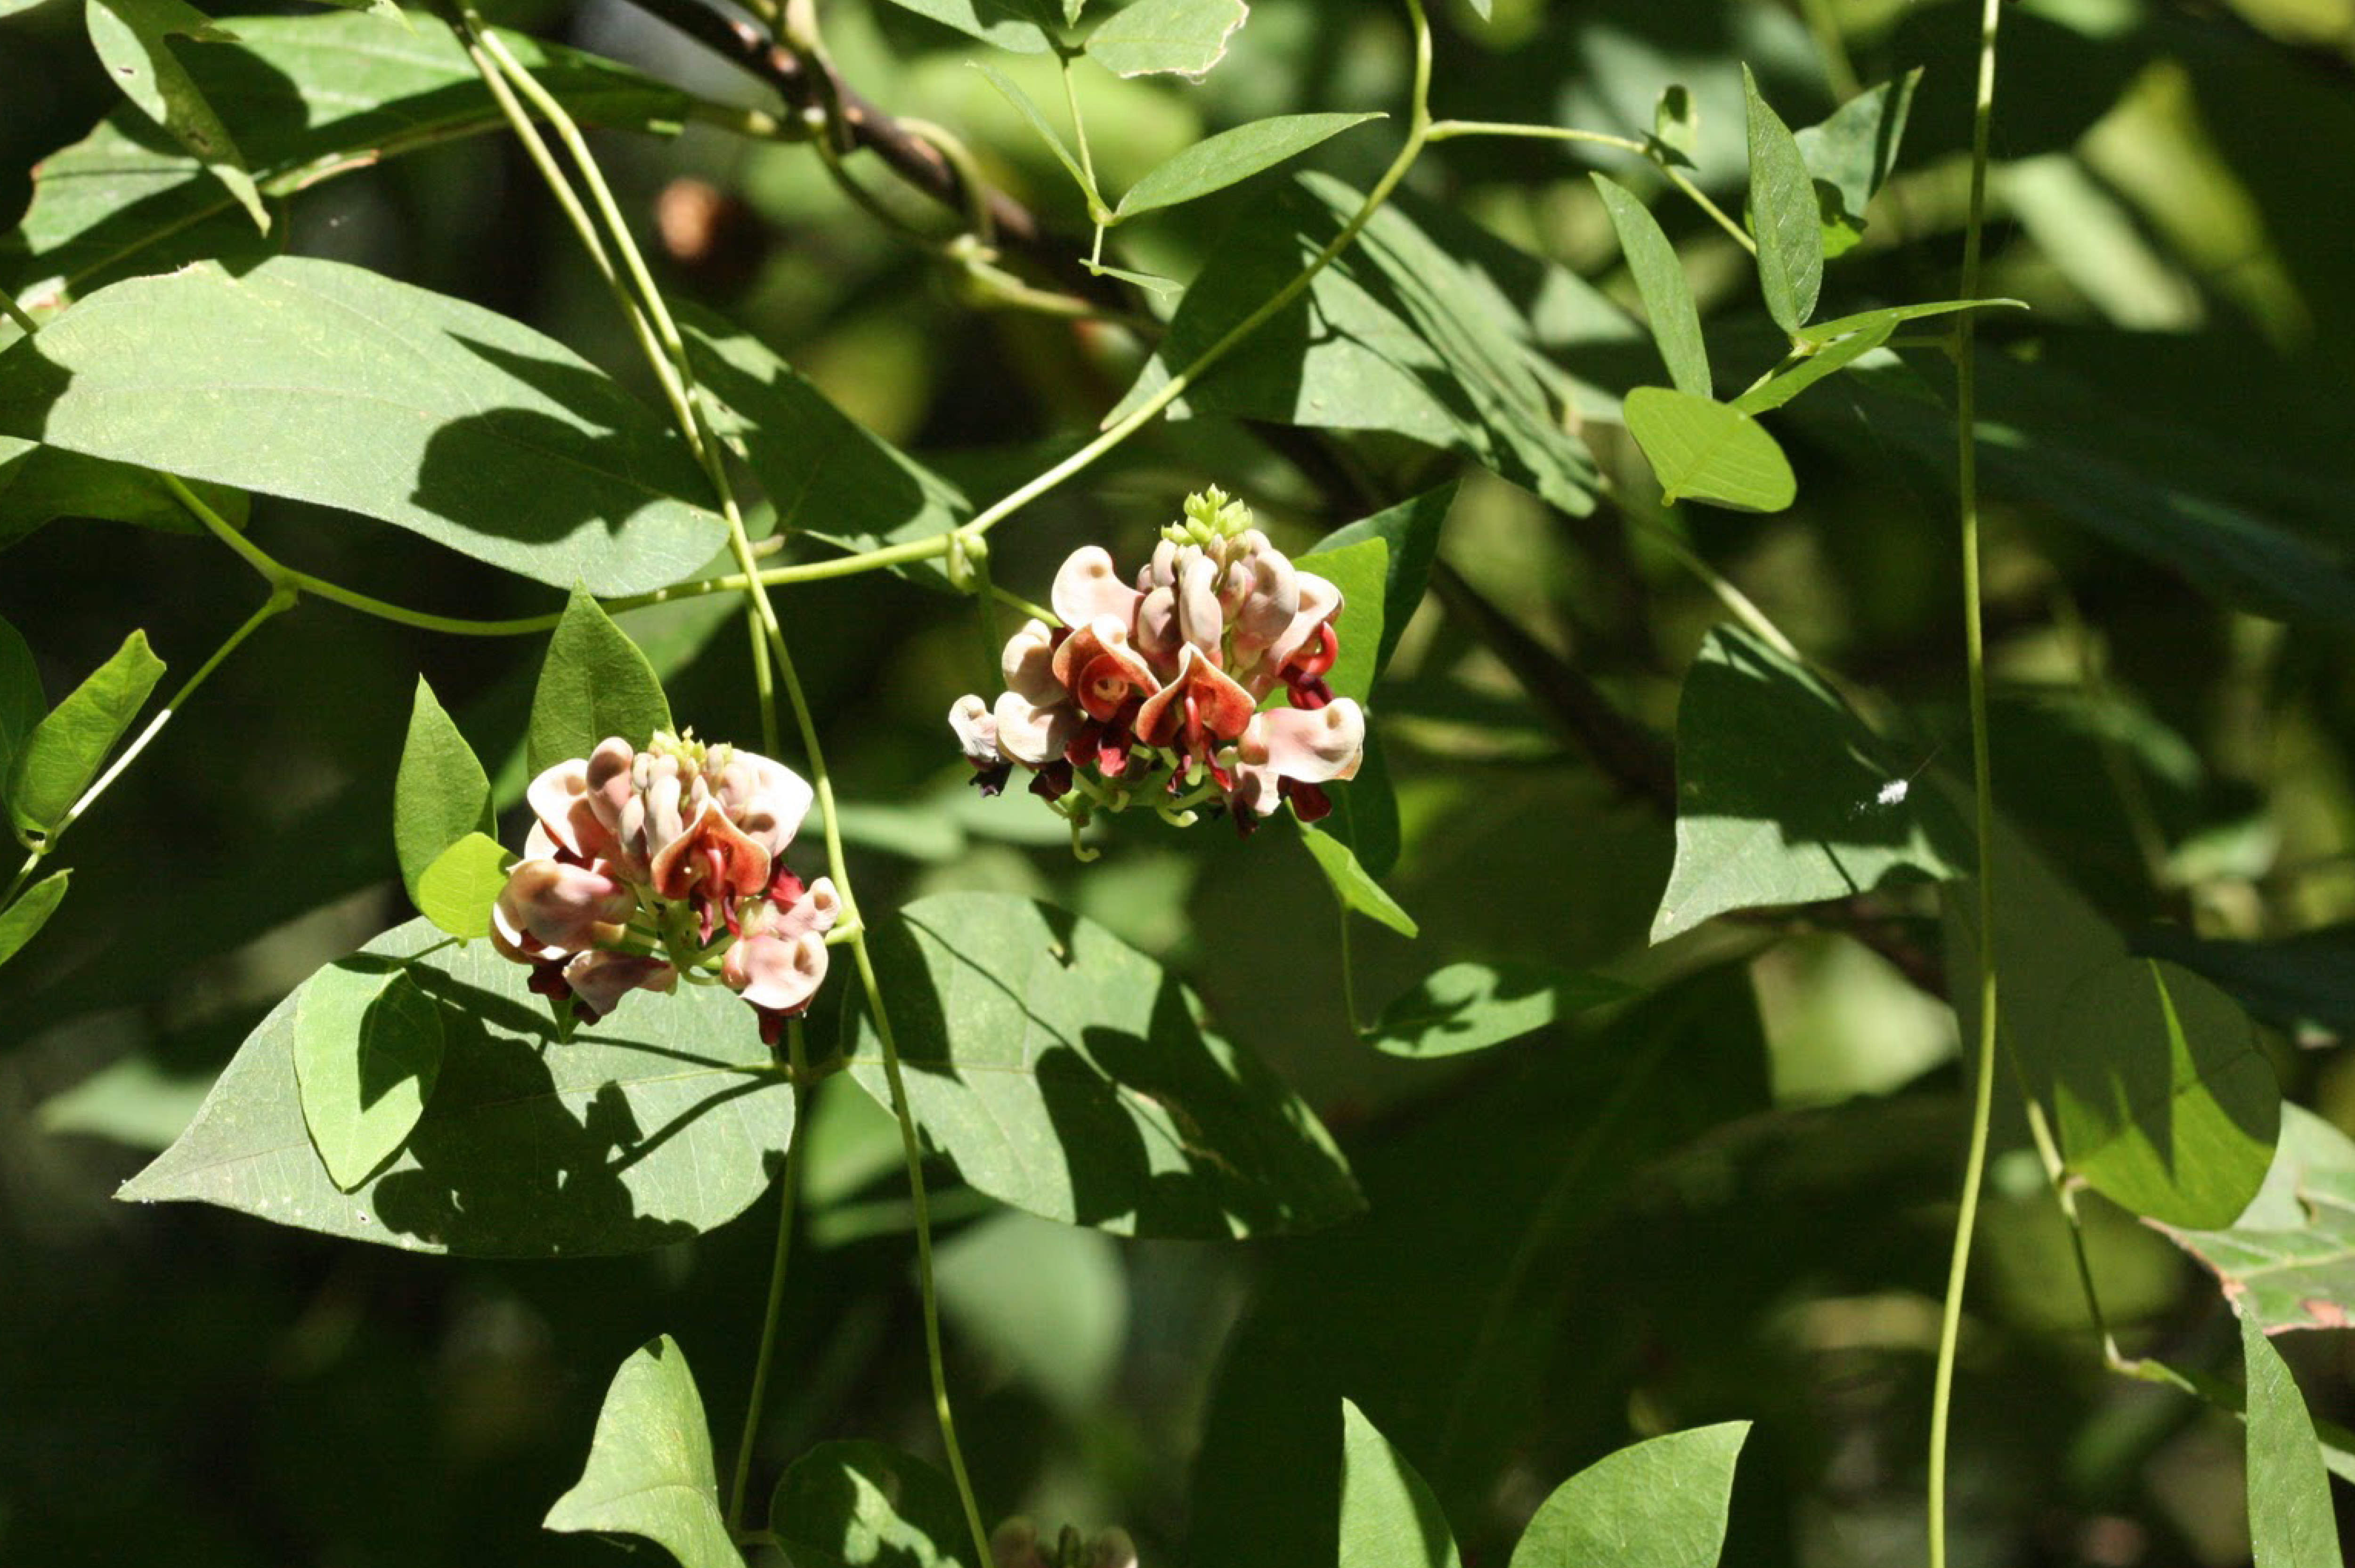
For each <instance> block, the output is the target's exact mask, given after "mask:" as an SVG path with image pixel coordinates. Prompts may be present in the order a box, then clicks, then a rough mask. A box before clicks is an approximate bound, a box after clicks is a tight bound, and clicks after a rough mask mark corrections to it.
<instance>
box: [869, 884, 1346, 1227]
mask: <svg viewBox="0 0 2355 1568" xmlns="http://www.w3.org/2000/svg"><path fill="white" fill-rule="evenodd" d="M871 940H872V942H873V944H874V955H875V962H876V967H877V968H878V969H879V971H880V972H881V976H882V989H883V994H884V995H886V996H888V997H890V999H891V1024H892V1029H893V1031H894V1033H895V1035H896V1038H897V1040H898V1043H899V1048H900V1058H901V1060H902V1062H903V1063H904V1064H905V1065H906V1075H905V1076H906V1082H907V1086H908V1094H909V1098H910V1103H911V1109H912V1110H913V1113H914V1115H915V1118H916V1124H917V1126H918V1127H919V1128H921V1129H922V1132H923V1135H924V1139H925V1141H926V1143H927V1144H929V1145H930V1146H931V1147H932V1149H934V1150H937V1151H939V1152H940V1153H941V1154H943V1155H945V1156H946V1157H947V1158H949V1159H950V1160H954V1162H955V1165H956V1168H957V1172H958V1174H959V1175H961V1176H962V1177H963V1178H964V1180H965V1181H967V1182H968V1183H970V1184H971V1185H972V1186H974V1187H976V1188H978V1189H979V1190H980V1191H982V1192H986V1193H987V1194H988V1195H989V1196H991V1197H993V1198H996V1199H997V1200H999V1201H1000V1202H1007V1203H1011V1204H1013V1205H1014V1206H1015V1207H1017V1208H1020V1209H1027V1210H1028V1211H1029V1212H1030V1213H1034V1214H1039V1215H1043V1216H1044V1217H1046V1218H1048V1219H1050V1220H1060V1221H1062V1222H1063V1223H1065V1224H1084V1225H1096V1226H1099V1227H1101V1228H1103V1229H1105V1230H1109V1231H1113V1232H1116V1233H1118V1234H1127V1235H1147V1236H1218V1237H1225V1236H1229V1235H1236V1236H1245V1235H1263V1234H1277V1233H1286V1232H1295V1231H1306V1230H1315V1229H1316V1228H1318V1227H1320V1226H1323V1225H1327V1224H1333V1223H1335V1222H1337V1221H1339V1220H1342V1219H1346V1218H1347V1217H1348V1216H1349V1215H1350V1214H1353V1213H1356V1212H1357V1211H1358V1208H1359V1198H1358V1193H1357V1188H1356V1186H1355V1185H1354V1184H1353V1183H1352V1182H1351V1181H1350V1179H1349V1171H1348V1165H1347V1164H1346V1163H1344V1162H1343V1160H1342V1159H1341V1157H1340V1155H1339V1153H1338V1152H1337V1150H1335V1148H1334V1147H1333V1143H1332V1140H1331V1139H1329V1138H1328V1137H1327V1135H1326V1133H1325V1130H1324V1128H1322V1127H1320V1126H1318V1125H1317V1122H1316V1118H1315V1116H1314V1115H1313V1114H1312V1113H1311V1112H1310V1111H1309V1109H1308V1107H1306V1106H1305V1105H1304V1104H1302V1103H1301V1101H1300V1100H1299V1098H1298V1097H1296V1096H1295V1095H1294V1094H1293V1093H1292V1092H1291V1091H1290V1090H1289V1089H1287V1088H1285V1087H1284V1085H1283V1084H1282V1083H1281V1082H1280V1081H1278V1080H1277V1079H1276V1078H1275V1077H1274V1075H1273V1074H1271V1073H1270V1072H1269V1071H1268V1070H1267V1069H1266V1068H1265V1067H1264V1066H1263V1065H1261V1064H1260V1063H1259V1061H1258V1060H1257V1059H1256V1058H1255V1057H1253V1056H1252V1055H1250V1054H1247V1053H1245V1052H1243V1051H1242V1050H1241V1049H1240V1048H1238V1047H1236V1046H1233V1045H1231V1044H1227V1043H1226V1042H1225V1041H1223V1040H1220V1039H1218V1038H1217V1037H1216V1036H1213V1035H1209V1034H1206V1033H1204V1032H1203V1031H1202V1029H1201V1027H1200V1026H1199V1024H1198V1023H1197V1022H1196V1021H1195V1018H1194V1012H1193V1010H1194V1006H1195V1003H1194V1001H1193V999H1192V998H1191V996H1190V995H1189V994H1188V992H1187V991H1186V990H1185V988H1184V987H1183V986H1181V985H1179V984H1178V982H1177V980H1175V979H1174V978H1172V977H1171V976H1169V975H1168V974H1167V973H1165V972H1164V971H1163V970H1162V969H1161V968H1160V966H1159V965H1157V964H1156V963H1154V962H1153V960H1151V959H1147V958H1146V957H1145V956H1144V955H1143V954H1141V953H1139V952H1137V951H1135V949H1134V948H1129V947H1128V946H1126V945H1125V944H1124V943H1122V942H1121V941H1120V940H1118V939H1117V938H1114V936H1112V934H1111V933H1109V932H1107V931H1106V930H1104V929H1103V927H1101V926H1098V925H1096V924H1094V923H1093V922H1092V921H1088V920H1082V919H1080V918H1079V917H1077V916H1072V915H1070V914H1067V913H1065V912H1064V911H1062V910H1060V909H1056V908H1052V907H1050V906H1047V905H1043V904H1034V903H1032V902H1030V901H1029V900H1028V899H1025V898H1018V897H1015V896H1012V895H1006V894H992V893H952V894H943V895H937V896H934V897H931V898H922V899H919V900H917V901H916V902H915V903H913V904H911V905H909V906H906V907H905V908H903V909H902V910H901V911H900V915H899V916H898V917H897V918H896V919H895V920H893V921H891V922H890V924H888V925H886V926H884V927H881V928H880V929H879V930H878V931H877V932H875V933H874V935H873V937H872V938H871ZM843 1037H844V1041H845V1044H846V1046H847V1054H848V1055H849V1057H850V1067H851V1072H852V1074H853V1075H855V1076H856V1077H857V1078H858V1082H859V1084H860V1085H861V1086H863V1087H864V1088H866V1090H867V1091H868V1093H869V1094H871V1095H873V1096H874V1097H876V1099H877V1100H879V1101H880V1102H881V1103H883V1104H884V1105H886V1106H888V1105H890V1085H889V1083H888V1081H887V1078H886V1075H885V1073H884V1070H883V1063H882V1060H881V1046H880V1044H879V1041H878V1039H877V1037H876V1033H875V1027H874V1024H873V1022H871V1021H870V1020H869V1019H868V1016H867V1014H866V1011H865V1010H864V1009H863V1008H860V1007H858V1006H856V1005H853V1006H852V1007H850V1008H849V1009H847V1012H846V1016H845V1019H844V1036H843Z"/></svg>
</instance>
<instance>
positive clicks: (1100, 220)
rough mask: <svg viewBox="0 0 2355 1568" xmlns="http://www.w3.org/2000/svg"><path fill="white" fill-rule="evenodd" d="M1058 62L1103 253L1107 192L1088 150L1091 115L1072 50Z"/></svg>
mask: <svg viewBox="0 0 2355 1568" xmlns="http://www.w3.org/2000/svg"><path fill="white" fill-rule="evenodd" d="M1055 63H1056V65H1057V66H1058V67H1059V68H1060V70H1061V72H1062V77H1063V101H1064V102H1065V103H1067V104H1069V105H1070V106H1071V140H1072V141H1074V142H1076V143H1079V148H1080V177H1081V181H1082V184H1084V185H1086V186H1087V197H1088V216H1089V217H1090V218H1092V220H1093V221H1094V223H1095V226H1096V242H1097V247H1098V251H1099V253H1101V251H1102V247H1103V227H1104V199H1103V193H1102V192H1100V191H1098V190H1097V189H1096V161H1095V157H1094V155H1093V154H1091V153H1090V152H1089V151H1088V122H1087V118H1086V116H1084V115H1082V113H1081V112H1080V89H1079V84H1078V83H1077V82H1075V81H1074V80H1072V79H1071V56H1070V55H1068V54H1058V55H1057V56H1056V58H1055Z"/></svg>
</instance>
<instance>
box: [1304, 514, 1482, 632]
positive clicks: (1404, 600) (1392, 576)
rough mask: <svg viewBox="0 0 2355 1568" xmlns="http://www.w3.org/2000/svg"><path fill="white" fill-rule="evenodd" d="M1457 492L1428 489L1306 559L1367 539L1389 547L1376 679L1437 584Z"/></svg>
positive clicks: (1327, 540) (1323, 543)
mask: <svg viewBox="0 0 2355 1568" xmlns="http://www.w3.org/2000/svg"><path fill="white" fill-rule="evenodd" d="M1455 491H1456V486H1455V482H1454V481H1450V482H1447V483H1445V484H1443V485H1441V486H1439V487H1438V488H1437V489H1435V490H1426V491H1424V492H1423V493H1422V494H1421V495H1418V496H1416V497H1414V498H1413V499H1412V500H1411V501H1401V502H1400V503H1398V504H1397V505H1396V506H1392V507H1389V508H1387V509H1385V510H1383V511H1380V512H1377V513H1375V514H1373V515H1372V516H1370V517H1360V518H1359V519H1358V521H1356V522H1355V523H1349V524H1344V525H1342V526H1341V527H1338V528H1336V529H1334V530H1333V531H1332V532H1331V533H1330V534H1327V535H1325V537H1323V538H1322V539H1319V540H1317V541H1316V544H1314V545H1311V546H1309V547H1308V548H1307V550H1306V551H1305V552H1303V556H1302V558H1303V559H1309V558H1312V557H1314V556H1317V555H1319V554H1321V553H1323V552H1325V551H1327V550H1337V549H1339V548H1341V547H1342V546H1347V545H1354V544H1357V543H1358V542H1359V541H1360V540H1363V539H1380V540H1382V541H1383V542H1384V543H1386V544H1387V545H1389V546H1390V556H1389V561H1388V577H1387V578H1386V579H1385V581H1384V583H1383V585H1382V635H1381V643H1380V649H1379V650H1378V651H1377V652H1376V653H1375V655H1374V673H1375V675H1376V676H1380V674H1381V673H1382V672H1383V671H1384V670H1386V669H1388V668H1390V662H1391V654H1392V653H1393V652H1396V651H1397V649H1398V641H1399V639H1400V638H1401V637H1403V636H1404V635H1406V625H1407V622H1408V621H1410V620H1413V619H1414V612H1415V610H1416V609H1417V608H1418V607H1420V606H1421V605H1422V603H1423V590H1424V589H1425V588H1427V587H1429V586H1430V583H1431V565H1432V563H1433V561H1435V560H1437V559H1438V558H1439V530H1440V525H1441V524H1444V523H1445V522H1446V521H1447V512H1448V508H1450V507H1451V506H1453V505H1455ZM1312 569H1315V568H1312Z"/></svg>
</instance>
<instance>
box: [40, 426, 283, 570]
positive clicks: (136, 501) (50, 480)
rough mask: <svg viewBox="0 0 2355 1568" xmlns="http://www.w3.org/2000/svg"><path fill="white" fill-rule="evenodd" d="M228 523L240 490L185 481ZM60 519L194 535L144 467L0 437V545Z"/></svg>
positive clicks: (183, 511)
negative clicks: (95, 520)
mask: <svg viewBox="0 0 2355 1568" xmlns="http://www.w3.org/2000/svg"><path fill="white" fill-rule="evenodd" d="M190 488H192V489H194V490H195V491H196V493H197V498H198V499H199V500H201V501H203V502H204V503H205V504H206V505H208V506H209V507H211V508H212V509H213V510H214V511H215V512H216V513H218V514H220V516H221V517H222V518H223V519H224V520H226V521H227V522H228V523H229V525H230V526H231V527H233V528H235V527H242V526H243V525H244V523H245V514H246V496H245V492H243V491H241V490H231V489H229V488H227V487H225V486H222V485H218V484H204V483H198V484H196V485H193V486H191V487H190ZM60 517H102V518H107V519H110V520H112V521H113V522H118V523H135V524H139V525H140V526H141V527H144V528H156V529H161V530H162V531H164V532H165V533H167V534H201V533H203V532H204V525H203V524H200V523H198V522H197V520H196V519H195V518H194V517H192V516H190V515H189V514H188V509H187V508H186V506H184V505H182V504H181V503H180V498H179V497H178V496H176V495H174V494H173V493H171V491H170V490H169V489H168V488H167V487H166V486H165V483H164V482H163V480H162V479H160V478H158V477H157V476H156V475H155V473H154V472H153V471H150V470H147V469H144V468H133V467H132V466H130V465H129V464H127V463H119V462H106V461H101V459H98V458H93V457H84V456H83V455H82V454H81V453H80V452H69V451H60V450H58V449H57V448H56V447H51V446H44V445H42V444H41V443H40V442H38V441H20V440H16V438H15V437H14V436H0V550H5V549H6V548H7V547H8V546H11V545H14V544H16V542H17V541H18V540H20V539H23V538H26V537H27V536H28V535H31V534H32V533H33V532H34V531H35V530H37V529H38V528H40V527H41V526H43V525H44V524H48V523H52V522H54V521H56V520H57V519H59V518H60Z"/></svg>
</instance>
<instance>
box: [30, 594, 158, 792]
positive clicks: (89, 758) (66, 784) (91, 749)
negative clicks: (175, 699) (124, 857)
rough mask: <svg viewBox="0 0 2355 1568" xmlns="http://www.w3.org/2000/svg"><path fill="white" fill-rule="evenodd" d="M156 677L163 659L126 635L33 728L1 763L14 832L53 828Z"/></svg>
mask: <svg viewBox="0 0 2355 1568" xmlns="http://www.w3.org/2000/svg"><path fill="white" fill-rule="evenodd" d="M163 674H164V661H162V660H161V659H158V658H156V657H155V654H153V653H151V652H148V651H147V634H146V633H145V632H144V631H134V632H133V633H132V634H131V635H130V636H128V637H126V638H124V639H123V646H122V647H121V648H119V649H117V650H115V653H114V657H113V658H112V659H109V660H108V661H107V662H105V663H103V664H101V665H100V666H99V667H98V668H97V669H96V670H94V671H92V672H91V675H90V678H89V679H88V680H86V681H84V682H83V683H81V684H80V685H79V686H76V687H75V688H74V689H73V691H72V693H71V694H69V695H68V696H67V698H66V700H65V701H64V702H61V703H59V705H57V706H56V708H54V709H53V710H51V711H50V713H49V714H48V716H47V717H45V718H43V719H42V720H41V722H40V723H38V724H37V725H35V726H33V730H32V733H31V734H30V735H27V736H25V738H24V740H23V742H22V743H21V744H19V745H18V746H17V747H16V757H15V758H14V759H13V760H12V761H11V762H10V763H9V765H8V782H7V790H6V794H7V797H8V816H9V820H10V821H13V822H15V823H16V831H17V832H19V833H21V834H26V835H29V836H33V837H46V836H48V833H49V832H51V831H53V830H54V829H55V828H56V827H57V825H58V823H59V821H62V820H63V819H64V817H65V814H66V813H67V812H68V811H69V810H72V809H73V804H74V802H75V801H76V800H80V799H81V792H82V791H83V790H84V789H89V788H90V784H91V779H96V778H97V777H98V770H99V769H100V768H102V767H104V766H105V764H106V756H107V753H109V752H111V751H112V750H113V749H114V743H115V742H116V741H118V740H121V739H122V738H123V732H124V731H126V730H128V729H129V728H130V727H131V721H132V720H133V719H135V718H137V717H138V716H139V710H140V708H141V707H142V706H143V705H144V704H145V703H146V701H147V694H148V693H150V692H152V691H154V690H155V683H156V682H157V681H158V680H160V679H162V677H163Z"/></svg>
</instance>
